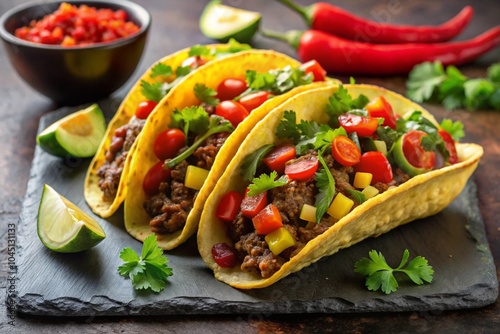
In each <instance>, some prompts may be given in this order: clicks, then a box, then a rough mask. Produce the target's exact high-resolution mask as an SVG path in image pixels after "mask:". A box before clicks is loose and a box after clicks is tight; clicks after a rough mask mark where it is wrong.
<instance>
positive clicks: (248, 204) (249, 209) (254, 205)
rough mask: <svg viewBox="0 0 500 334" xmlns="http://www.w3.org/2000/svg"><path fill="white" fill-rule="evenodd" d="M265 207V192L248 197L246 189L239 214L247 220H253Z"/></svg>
mask: <svg viewBox="0 0 500 334" xmlns="http://www.w3.org/2000/svg"><path fill="white" fill-rule="evenodd" d="M266 205H267V191H264V192H262V193H260V194H258V195H254V196H248V189H247V191H246V192H245V196H244V197H243V201H242V202H241V214H242V215H243V216H245V217H247V218H250V219H251V218H253V217H255V215H256V214H257V213H259V212H260V211H261V210H262V209H264V208H265V207H266Z"/></svg>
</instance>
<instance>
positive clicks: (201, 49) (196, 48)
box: [188, 44, 212, 57]
mask: <svg viewBox="0 0 500 334" xmlns="http://www.w3.org/2000/svg"><path fill="white" fill-rule="evenodd" d="M210 54H212V50H211V49H210V48H209V47H208V46H206V45H200V44H197V45H193V46H192V47H191V48H190V49H189V53H188V55H189V57H192V56H209V55H210Z"/></svg>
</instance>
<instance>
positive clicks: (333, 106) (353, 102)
mask: <svg viewBox="0 0 500 334" xmlns="http://www.w3.org/2000/svg"><path fill="white" fill-rule="evenodd" d="M368 102H369V99H368V97H366V96H365V95H363V94H361V95H359V96H358V97H357V98H355V99H353V98H352V96H351V94H349V91H348V90H347V89H345V88H344V86H343V85H340V86H339V89H338V90H337V91H336V92H335V93H333V95H332V96H330V98H329V99H328V104H327V105H326V113H327V114H328V116H330V120H331V122H332V124H333V125H334V126H337V125H338V117H339V116H340V115H342V114H344V113H346V112H348V111H350V110H353V109H363V108H364V107H365V106H366V105H367V104H368Z"/></svg>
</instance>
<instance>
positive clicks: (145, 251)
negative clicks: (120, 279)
mask: <svg viewBox="0 0 500 334" xmlns="http://www.w3.org/2000/svg"><path fill="white" fill-rule="evenodd" d="M120 258H121V259H122V260H123V261H124V263H123V264H122V265H120V266H119V267H118V273H119V274H120V275H122V276H125V277H129V278H130V279H131V280H132V285H133V286H134V288H135V289H136V290H142V289H151V290H152V291H154V292H160V291H162V290H163V289H164V288H165V284H166V283H167V279H168V277H169V276H172V274H173V271H172V268H170V267H169V266H168V259H167V257H166V256H164V255H163V250H162V249H161V248H160V247H158V245H157V243H156V236H155V234H151V235H150V236H148V237H147V238H146V239H145V240H144V243H143V246H142V253H141V256H140V257H139V255H138V254H137V253H136V252H135V251H134V250H133V249H131V248H129V247H125V248H124V249H122V251H121V252H120Z"/></svg>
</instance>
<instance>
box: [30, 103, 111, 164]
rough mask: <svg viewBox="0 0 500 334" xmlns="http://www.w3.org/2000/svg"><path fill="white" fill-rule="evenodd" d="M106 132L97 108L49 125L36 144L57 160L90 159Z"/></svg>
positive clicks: (101, 114) (103, 119) (100, 113)
mask: <svg viewBox="0 0 500 334" xmlns="http://www.w3.org/2000/svg"><path fill="white" fill-rule="evenodd" d="M105 132H106V119H105V118H104V115H103V113H102V111H101V109H100V108H99V106H98V105H97V104H93V105H91V106H90V107H88V108H85V109H83V110H80V111H77V112H75V113H72V114H70V115H68V116H66V117H64V118H62V119H60V120H59V121H57V122H55V123H53V124H51V125H50V126H49V127H48V128H46V129H45V130H43V131H42V132H41V133H40V134H39V135H38V136H37V137H36V142H37V144H38V145H39V146H40V147H41V148H42V149H43V150H44V151H46V152H48V153H50V154H52V155H55V156H58V157H63V158H64V157H68V156H70V157H76V158H88V157H92V156H93V155H94V154H95V153H96V152H97V149H98V148H99V145H100V144H101V141H102V139H103V138H104V133H105Z"/></svg>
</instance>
